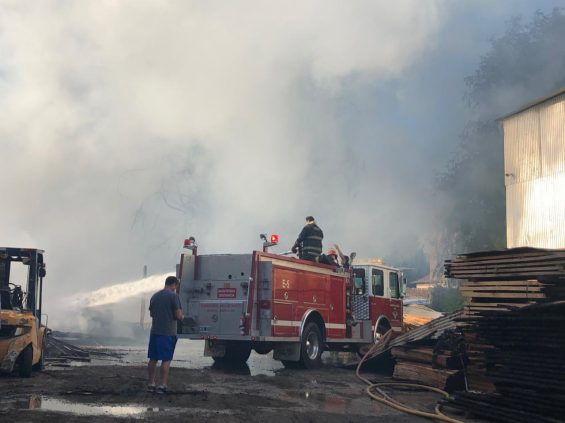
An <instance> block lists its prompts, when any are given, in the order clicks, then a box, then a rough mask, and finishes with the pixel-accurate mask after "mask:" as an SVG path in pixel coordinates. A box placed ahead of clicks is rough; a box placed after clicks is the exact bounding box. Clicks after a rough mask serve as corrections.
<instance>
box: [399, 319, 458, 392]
mask: <svg viewBox="0 0 565 423" xmlns="http://www.w3.org/2000/svg"><path fill="white" fill-rule="evenodd" d="M462 345H463V339H462V337H461V335H459V334H457V333H456V332H454V331H453V330H452V331H448V332H445V333H444V334H443V335H442V336H441V337H440V338H439V339H438V340H437V341H432V340H427V341H420V342H412V343H408V344H405V345H402V346H398V347H394V348H393V349H392V357H393V358H394V360H395V366H394V374H393V377H394V378H395V379H402V380H409V381H411V382H414V383H419V384H423V385H428V386H433V387H436V388H439V389H443V390H446V391H448V392H452V391H454V390H456V389H462V388H463V387H464V378H463V372H462V370H461V369H462V368H463V366H464V362H465V357H464V351H463V349H462Z"/></svg>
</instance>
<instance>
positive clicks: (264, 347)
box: [253, 342, 273, 355]
mask: <svg viewBox="0 0 565 423" xmlns="http://www.w3.org/2000/svg"><path fill="white" fill-rule="evenodd" d="M253 349H254V350H255V352H256V353H257V354H261V355H265V354H269V353H270V352H271V351H273V346H272V345H271V344H270V343H266V342H263V343H256V344H255V345H254V346H253Z"/></svg>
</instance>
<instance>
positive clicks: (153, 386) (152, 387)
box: [147, 383, 157, 392]
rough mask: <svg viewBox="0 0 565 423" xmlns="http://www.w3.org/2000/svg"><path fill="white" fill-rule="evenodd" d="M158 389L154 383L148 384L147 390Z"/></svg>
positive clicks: (153, 390)
mask: <svg viewBox="0 0 565 423" xmlns="http://www.w3.org/2000/svg"><path fill="white" fill-rule="evenodd" d="M156 389H157V386H155V384H154V383H151V384H149V385H147V392H155V390H156Z"/></svg>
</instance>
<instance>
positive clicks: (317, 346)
mask: <svg viewBox="0 0 565 423" xmlns="http://www.w3.org/2000/svg"><path fill="white" fill-rule="evenodd" d="M323 352H324V341H323V339H322V332H321V331H320V328H319V327H318V325H317V324H316V323H314V322H310V323H308V324H307V325H306V327H305V328H304V332H302V341H301V345H300V362H301V363H302V365H303V366H304V367H305V368H307V369H315V368H316V367H320V366H321V365H322V353H323Z"/></svg>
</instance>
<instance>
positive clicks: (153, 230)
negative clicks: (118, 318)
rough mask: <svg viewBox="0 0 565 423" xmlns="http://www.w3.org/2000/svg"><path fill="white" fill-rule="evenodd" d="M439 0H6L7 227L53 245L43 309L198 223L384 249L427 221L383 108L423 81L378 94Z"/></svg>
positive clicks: (431, 36) (202, 228)
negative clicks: (320, 236)
mask: <svg viewBox="0 0 565 423" xmlns="http://www.w3.org/2000/svg"><path fill="white" fill-rule="evenodd" d="M416 3H417V4H416ZM511 3H512V2H511ZM448 4H449V2H439V1H435V0H420V1H417V2H414V1H411V0H397V1H395V2H375V1H371V0H366V1H322V0H303V1H291V2H265V1H243V2H229V1H228V2H202V1H184V0H177V1H168V2H166V1H159V2H139V1H134V0H131V1H120V2H116V1H109V0H108V1H96V2H81V1H55V0H53V1H42V2H24V1H19V0H13V1H10V0H5V1H2V2H1V3H0V52H1V54H0V116H1V118H0V147H1V151H0V169H2V178H3V183H2V189H1V203H0V210H1V216H2V218H1V219H0V240H1V241H0V244H5V245H18V246H22V245H23V246H30V247H39V248H44V249H46V251H47V257H46V260H47V273H48V276H47V278H46V281H45V282H46V286H45V301H44V304H45V308H46V310H47V311H48V312H49V313H50V314H51V316H52V321H53V323H54V324H56V323H57V322H61V321H62V320H63V317H64V316H65V314H64V307H65V304H63V302H62V301H61V300H60V298H67V297H68V296H69V295H74V294H76V293H85V292H91V291H94V290H96V289H98V288H100V287H101V286H103V285H107V284H110V283H115V282H116V281H123V280H132V279H135V278H136V277H137V276H140V274H141V269H142V267H143V265H144V264H147V265H148V266H149V269H150V273H165V272H169V271H172V270H174V266H175V264H176V263H177V262H178V255H179V252H180V247H181V243H182V240H183V239H184V238H185V237H186V236H187V235H189V234H190V235H194V236H196V238H197V240H198V241H199V243H200V251H201V252H203V253H206V252H246V251H250V250H251V249H252V248H257V247H258V246H259V239H258V234H259V233H260V232H265V231H276V232H278V233H279V234H280V235H281V243H282V244H283V245H281V250H286V249H288V247H289V246H290V245H292V243H293V241H294V237H295V236H296V235H297V233H298V231H299V230H300V226H301V225H302V222H303V218H304V216H306V215H309V214H312V215H314V216H315V217H317V218H318V221H319V223H320V225H321V226H322V227H323V229H324V230H325V232H326V239H327V242H328V243H327V245H331V244H332V243H333V242H337V243H339V244H340V245H341V246H342V247H343V248H344V249H345V250H352V249H355V250H357V252H359V253H360V254H361V255H363V256H382V255H384V254H385V253H386V250H387V248H389V247H390V246H391V244H393V243H394V240H395V239H397V238H399V237H402V235H403V234H407V233H409V234H414V233H419V228H421V227H422V226H425V224H424V223H423V222H426V215H427V213H429V211H428V210H426V207H424V206H422V207H418V206H417V207H415V206H414V205H415V204H416V205H419V206H420V205H422V204H423V202H424V200H425V199H426V198H427V193H426V191H425V189H426V187H427V184H428V183H429V181H428V180H427V179H426V177H427V176H429V171H428V170H427V169H429V168H430V166H429V165H427V164H426V163H425V162H424V163H423V162H422V160H421V159H420V158H419V156H417V155H416V154H413V155H411V154H408V153H409V152H411V151H412V149H413V148H414V147H415V146H416V147H417V144H418V142H421V140H420V138H419V137H414V138H413V139H411V138H408V137H406V134H405V133H402V131H400V129H401V128H404V127H405V126H406V121H405V120H398V121H390V120H389V118H388V116H389V114H388V113H389V110H388V103H389V102H390V100H391V98H394V99H395V101H396V104H398V105H400V106H399V107H405V108H406V110H405V111H407V112H408V113H405V114H407V115H409V114H410V112H411V110H412V109H411V107H410V106H411V105H412V104H413V103H414V100H415V99H413V98H411V97H410V96H409V95H408V96H407V95H406V93H405V92H404V90H403V89H402V87H400V88H398V89H396V88H393V89H391V90H389V91H387V92H388V95H389V96H390V98H387V97H384V96H380V95H377V94H375V93H380V92H382V91H383V90H385V88H386V87H388V84H389V82H390V81H391V80H392V79H394V78H398V77H399V76H401V75H402V74H403V73H405V72H407V71H409V70H410V68H411V67H412V66H414V65H415V64H416V63H417V62H418V61H421V60H424V59H425V58H426V57H427V55H428V54H430V52H433V49H434V45H435V44H436V43H437V39H436V38H435V36H436V34H437V32H438V31H439V30H440V29H441V25H442V23H443V22H444V21H445V18H446V15H447V12H448V11H447V10H446V9H448V6H447V5H448ZM513 4H514V3H512V6H510V5H508V6H506V7H507V9H512V8H513V7H514V6H513ZM483 6H484V8H485V10H488V8H490V2H485V3H484V4H483ZM462 7H463V6H462ZM426 83H427V81H423V82H422V85H424V84H426ZM385 91H386V90H385ZM417 100H418V101H420V102H422V101H423V100H422V99H421V98H419V99H417ZM416 104H417V103H416ZM424 104H425V106H424V107H429V106H428V102H427V100H426V101H424ZM413 131H414V132H416V133H419V132H418V130H415V129H414V130H413ZM417 148H419V149H420V151H423V150H426V149H427V147H421V146H420V147H417ZM429 156H430V157H432V156H433V154H432V153H430V154H429ZM421 171H422V172H423V171H427V172H428V173H425V174H422V173H418V172H421ZM415 211H416V212H415Z"/></svg>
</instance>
